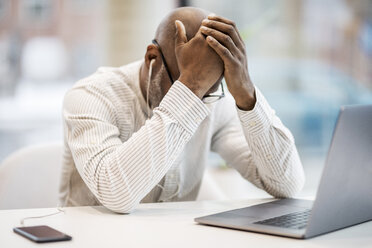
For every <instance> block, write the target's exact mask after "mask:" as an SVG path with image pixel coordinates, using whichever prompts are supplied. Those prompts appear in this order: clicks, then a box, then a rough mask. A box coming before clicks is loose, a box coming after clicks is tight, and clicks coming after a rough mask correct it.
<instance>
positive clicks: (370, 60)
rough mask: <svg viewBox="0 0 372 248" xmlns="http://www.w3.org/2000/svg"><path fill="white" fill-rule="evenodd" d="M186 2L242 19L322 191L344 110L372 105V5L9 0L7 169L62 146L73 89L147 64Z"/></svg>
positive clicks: (337, 0)
mask: <svg viewBox="0 0 372 248" xmlns="http://www.w3.org/2000/svg"><path fill="white" fill-rule="evenodd" d="M179 6H196V7H201V8H204V9H206V10H209V11H211V12H214V13H216V14H218V15H222V16H225V17H227V18H229V19H233V20H234V21H235V22H236V23H237V26H238V28H239V29H240V32H241V35H242V37H243V39H244V41H245V44H246V48H247V55H248V63H249V71H250V74H251V78H252V80H253V82H254V83H255V84H256V85H257V86H258V87H259V88H260V89H261V91H262V92H263V93H264V94H265V96H266V98H267V99H268V101H269V103H270V104H271V106H272V107H273V108H274V109H275V110H276V112H277V114H278V115H279V116H280V118H281V119H282V121H283V122H284V124H285V125H286V126H287V127H289V129H290V130H291V131H292V133H293V135H294V136H295V139H296V143H297V146H298V149H299V153H300V156H301V158H302V160H303V163H304V167H305V170H306V173H307V178H308V182H307V184H306V187H305V189H304V191H303V195H309V194H313V193H314V192H315V190H316V185H317V183H318V180H319V176H320V172H321V168H322V166H323V163H324V159H325V156H326V153H327V149H328V145H329V143H330V139H331V135H332V131H333V128H334V124H335V121H336V118H337V114H338V110H339V108H340V106H341V105H345V104H367V103H372V91H371V89H372V0H358V1H354V0H225V1H212V0H194V1H192V0H184V1H181V0H151V1H150V0H148V1H147V0H0V163H1V161H2V160H4V159H5V158H6V157H7V156H8V155H9V154H10V153H12V152H14V151H16V150H17V149H20V148H21V147H24V146H28V145H32V144H38V143H43V142H52V141H53V142H54V141H57V142H61V141H62V137H63V134H62V121H61V108H62V99H63V96H64V94H65V92H66V90H67V89H69V88H70V87H71V86H72V85H73V84H74V82H76V81H77V80H78V79H81V78H83V77H85V76H87V75H89V74H91V73H93V72H94V71H95V70H96V69H97V68H98V67H99V66H120V65H124V64H126V63H129V62H132V61H135V60H139V59H142V58H143V56H144V53H145V49H146V46H147V45H148V44H149V43H150V42H151V39H152V38H153V35H154V32H155V29H156V27H157V25H158V23H159V22H160V20H161V19H162V17H163V16H164V15H166V14H167V13H168V12H169V11H170V10H171V9H173V8H176V7H179ZM211 164H212V165H213V166H212V169H211V171H212V174H213V175H214V177H215V179H216V180H217V181H218V180H220V181H224V182H226V177H228V178H230V181H231V185H234V187H235V188H244V189H245V188H246V187H250V186H247V185H246V184H245V182H240V181H239V182H238V181H236V180H235V179H236V177H237V174H236V173H235V172H233V171H231V170H229V169H226V166H224V163H223V162H221V159H220V158H219V157H218V156H217V155H211ZM239 183H241V184H239ZM224 185H230V184H226V183H225V184H224ZM224 187H225V188H224V189H223V190H224V192H225V193H226V194H227V195H229V196H230V197H239V196H241V194H242V193H241V192H237V191H234V192H233V191H229V189H228V187H229V186H224ZM252 190H253V189H252ZM261 193H262V192H261ZM261 193H260V192H259V193H258V195H259V196H261V195H262V196H263V195H264V193H262V194H261ZM255 196H256V195H255Z"/></svg>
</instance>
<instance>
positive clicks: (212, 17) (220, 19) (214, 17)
mask: <svg viewBox="0 0 372 248" xmlns="http://www.w3.org/2000/svg"><path fill="white" fill-rule="evenodd" d="M208 20H212V21H216V22H221V23H225V24H227V25H230V26H232V27H233V28H234V29H235V30H236V34H237V36H238V38H239V40H240V42H241V43H243V44H244V42H243V39H242V37H241V36H240V34H239V32H238V28H237V27H236V24H235V22H233V21H231V20H229V19H227V18H224V17H222V16H217V15H215V14H210V15H208Z"/></svg>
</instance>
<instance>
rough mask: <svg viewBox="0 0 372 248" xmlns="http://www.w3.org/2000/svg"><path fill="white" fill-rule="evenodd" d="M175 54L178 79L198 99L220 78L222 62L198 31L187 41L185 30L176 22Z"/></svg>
mask: <svg viewBox="0 0 372 248" xmlns="http://www.w3.org/2000/svg"><path fill="white" fill-rule="evenodd" d="M175 24H176V39H175V54H176V59H177V64H178V68H179V71H180V77H179V78H178V80H179V81H181V82H182V83H183V84H185V85H186V86H187V87H188V88H189V89H190V90H191V91H192V92H194V93H195V95H197V96H198V97H199V98H200V99H202V98H203V96H204V95H205V94H206V93H207V92H208V90H209V89H210V88H212V86H213V85H214V84H215V83H216V82H217V81H218V79H219V78H221V76H222V74H223V62H222V60H221V58H220V57H219V56H218V55H217V54H216V53H215V51H213V49H211V48H210V46H209V45H208V43H207V42H206V40H205V38H204V36H203V35H202V33H201V32H200V30H199V31H198V32H197V33H196V35H195V36H194V37H193V38H192V39H191V40H190V41H187V36H186V29H185V26H184V25H183V23H182V22H181V21H178V20H177V21H176V22H175Z"/></svg>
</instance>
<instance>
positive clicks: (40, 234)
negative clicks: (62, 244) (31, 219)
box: [13, 226, 72, 243]
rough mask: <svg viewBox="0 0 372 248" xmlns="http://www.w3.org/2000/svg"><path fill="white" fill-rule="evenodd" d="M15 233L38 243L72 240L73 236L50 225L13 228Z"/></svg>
mask: <svg viewBox="0 0 372 248" xmlns="http://www.w3.org/2000/svg"><path fill="white" fill-rule="evenodd" d="M13 231H14V232H15V233H18V234H19V235H22V236H23V237H25V238H28V239H29V240H32V241H34V242H37V243H45V242H55V241H66V240H71V239H72V237H71V236H68V235H67V234H64V233H62V232H60V231H57V230H56V229H53V228H51V227H49V226H26V227H15V228H13Z"/></svg>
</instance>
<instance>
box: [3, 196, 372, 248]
mask: <svg viewBox="0 0 372 248" xmlns="http://www.w3.org/2000/svg"><path fill="white" fill-rule="evenodd" d="M263 201H264V200H239V201H208V202H180V203H156V204H141V205H140V206H139V208H138V209H137V210H135V211H134V212H133V213H131V214H129V215H120V214H115V213H112V212H110V211H108V210H107V209H105V208H103V207H75V208H65V214H63V213H61V214H58V215H54V216H50V217H46V218H43V219H32V220H26V222H25V224H26V225H44V224H45V225H49V226H51V227H54V228H56V229H57V230H60V231H62V232H65V233H67V234H69V235H71V236H72V237H73V240H72V241H67V242H59V243H58V242H57V243H49V244H36V243H33V242H31V241H29V240H27V239H25V238H23V237H21V236H19V235H18V234H15V233H13V230H12V229H13V227H15V226H20V219H21V218H23V217H28V216H37V215H44V214H49V213H53V212H56V209H51V208H45V209H21V210H2V211H0V246H1V247H79V248H85V247H87V248H93V247H100V248H102V247H103V248H112V247H122V248H128V247H172V248H174V247H177V248H179V247H190V248H191V247H192V248H194V247H204V248H209V247H228V248H230V247H231V248H236V247H276V248H278V247H286V248H290V247H296V248H298V247H337V248H340V247H372V222H367V223H364V224H361V225H357V226H354V227H350V228H347V229H343V230H340V231H337V232H333V233H330V234H327V235H323V236H319V237H316V238H313V239H309V240H295V239H289V238H282V237H275V236H270V235H264V234H255V233H250V232H244V231H236V230H230V229H224V228H217V227H209V226H203V225H198V224H196V223H195V222H194V221H193V219H194V218H195V217H198V216H202V215H207V214H212V213H216V212H219V211H224V210H230V209H234V208H240V207H245V206H249V205H253V204H257V203H260V202H263Z"/></svg>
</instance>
